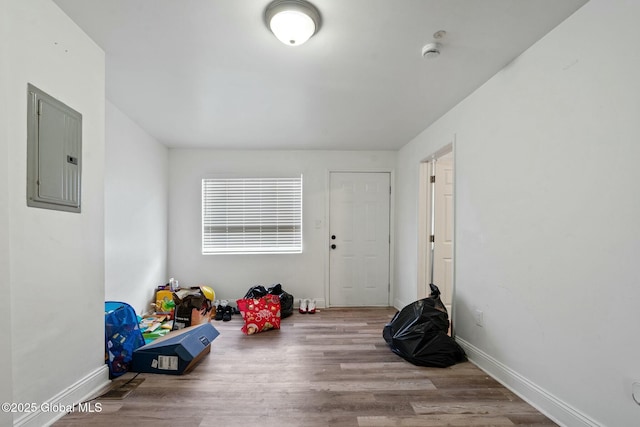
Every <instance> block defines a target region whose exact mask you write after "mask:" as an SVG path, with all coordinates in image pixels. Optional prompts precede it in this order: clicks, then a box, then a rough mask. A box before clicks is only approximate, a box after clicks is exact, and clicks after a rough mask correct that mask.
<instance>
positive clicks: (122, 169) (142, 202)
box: [105, 102, 169, 314]
mask: <svg viewBox="0 0 640 427" xmlns="http://www.w3.org/2000/svg"><path fill="white" fill-rule="evenodd" d="M106 127H107V129H106V130H107V133H106V149H105V150H106V161H105V163H106V168H105V283H106V284H105V293H106V299H107V300H108V301H124V302H127V303H129V304H131V305H132V306H133V307H134V308H135V310H136V313H138V314H142V313H145V312H147V311H149V310H150V308H151V307H150V306H149V304H150V303H151V301H152V300H153V296H154V292H153V291H154V289H155V287H156V286H157V285H160V284H165V283H167V280H168V278H167V277H166V271H167V217H168V215H167V207H168V201H167V198H168V193H169V187H168V183H169V175H168V170H169V168H168V163H169V150H168V149H167V147H165V146H164V145H162V144H160V143H159V142H158V141H157V140H155V139H154V138H153V137H151V136H150V135H149V134H147V133H146V132H145V131H144V130H142V129H141V128H140V127H139V126H138V125H137V124H136V123H134V122H133V121H131V119H129V118H128V117H127V116H126V115H124V114H123V113H122V112H121V111H120V110H119V109H118V108H117V107H116V106H115V105H113V104H111V103H110V102H107V107H106Z"/></svg>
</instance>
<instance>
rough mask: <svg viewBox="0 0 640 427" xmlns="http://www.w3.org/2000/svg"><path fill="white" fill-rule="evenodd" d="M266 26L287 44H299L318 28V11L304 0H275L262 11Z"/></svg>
mask: <svg viewBox="0 0 640 427" xmlns="http://www.w3.org/2000/svg"><path fill="white" fill-rule="evenodd" d="M264 18H265V21H266V24H267V27H269V29H270V30H271V32H273V34H274V35H275V36H276V37H277V38H278V40H280V41H281V42H282V43H284V44H286V45H287V46H299V45H301V44H303V43H304V42H306V41H307V40H309V39H310V38H311V37H312V36H313V35H314V34H315V33H317V32H318V30H319V29H320V12H319V11H318V9H316V7H315V6H314V5H312V4H311V3H309V2H307V1H304V0H275V1H273V2H271V3H270V4H269V6H267V9H266V10H265V12H264Z"/></svg>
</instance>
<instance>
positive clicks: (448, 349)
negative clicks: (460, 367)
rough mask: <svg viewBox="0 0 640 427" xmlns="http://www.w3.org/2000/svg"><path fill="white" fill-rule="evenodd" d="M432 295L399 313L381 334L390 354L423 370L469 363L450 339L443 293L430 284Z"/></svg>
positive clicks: (461, 350)
mask: <svg viewBox="0 0 640 427" xmlns="http://www.w3.org/2000/svg"><path fill="white" fill-rule="evenodd" d="M430 286H431V295H430V296H429V297H428V298H423V299H421V300H418V301H415V302H413V303H411V304H409V305H407V306H406V307H404V308H403V309H402V310H400V311H399V312H398V313H396V315H395V316H394V317H393V319H391V322H389V323H387V324H386V325H385V327H384V329H383V331H382V336H383V337H384V340H385V341H386V342H387V344H389V346H390V347H391V351H393V352H394V353H396V354H397V355H399V356H400V357H402V358H403V359H405V360H407V361H408V362H411V363H413V364H414V365H420V366H433V367H439V368H446V367H447V366H451V365H454V364H456V363H459V362H464V361H465V360H466V355H465V353H464V350H463V349H462V347H460V345H459V344H458V343H457V342H455V340H454V339H453V338H451V337H450V336H449V335H447V332H448V330H449V315H448V313H447V309H446V308H445V306H444V304H442V301H441V300H440V290H439V289H438V287H437V286H436V285H434V284H431V285H430Z"/></svg>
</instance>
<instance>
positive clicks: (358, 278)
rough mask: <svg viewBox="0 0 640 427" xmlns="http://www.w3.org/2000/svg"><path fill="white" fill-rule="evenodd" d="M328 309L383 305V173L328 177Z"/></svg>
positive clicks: (386, 182)
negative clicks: (329, 192)
mask: <svg viewBox="0 0 640 427" xmlns="http://www.w3.org/2000/svg"><path fill="white" fill-rule="evenodd" d="M330 181H331V183H330V191H331V194H330V201H329V235H330V239H329V305H330V306H338V307H348V306H351V307H353V306H387V305H389V244H390V235H389V200H390V190H391V178H390V174H389V173H388V172H383V173H377V172H372V173H369V172H367V173H361V172H332V173H331V174H330Z"/></svg>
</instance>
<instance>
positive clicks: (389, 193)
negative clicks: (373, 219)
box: [389, 186, 391, 194]
mask: <svg viewBox="0 0 640 427" xmlns="http://www.w3.org/2000/svg"><path fill="white" fill-rule="evenodd" d="M389 194H391V186H389Z"/></svg>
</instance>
